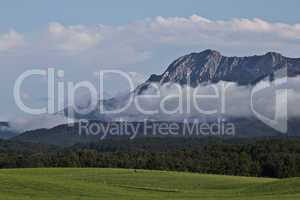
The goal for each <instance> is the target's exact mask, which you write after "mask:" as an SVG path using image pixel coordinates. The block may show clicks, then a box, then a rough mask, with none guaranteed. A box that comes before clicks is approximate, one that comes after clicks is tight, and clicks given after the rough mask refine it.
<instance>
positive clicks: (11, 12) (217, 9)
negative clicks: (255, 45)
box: [0, 0, 300, 31]
mask: <svg viewBox="0 0 300 200" xmlns="http://www.w3.org/2000/svg"><path fill="white" fill-rule="evenodd" d="M299 7H300V2H299V1H298V0H286V1H277V0H275V1H274V0H251V1H250V0H249V1H245V0H222V1H220V0H185V1H183V0H182V1H179V0H163V1H162V0H151V1H146V0H128V1H119V0H118V1H117V0H109V1H102V0H88V1H82V0H81V1H80V0H62V1H59V0H54V1H53V0H52V1H50V0H45V1H40V0H6V1H5V0H2V1H1V7H0V24H1V26H0V30H6V29H9V28H15V29H17V30H19V31H32V30H34V29H36V28H39V27H43V26H45V25H46V24H47V23H48V22H51V21H59V22H62V23H65V24H98V23H101V24H124V23H128V22H131V21H134V20H140V19H144V18H147V17H155V16H164V17H173V16H182V17H185V16H190V15H192V14H198V15H201V16H205V17H207V18H210V19H223V20H226V19H231V18H254V17H258V18H263V19H265V20H269V21H281V22H287V23H296V22H298V20H299Z"/></svg>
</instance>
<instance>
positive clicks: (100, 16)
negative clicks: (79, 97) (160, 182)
mask: <svg viewBox="0 0 300 200" xmlns="http://www.w3.org/2000/svg"><path fill="white" fill-rule="evenodd" d="M299 7H300V1H298V0H286V1H274V0H251V1H250V0H249V1H241V0H224V1H220V0H186V1H178V0H164V1H158V0H152V1H142V0H129V1H116V0H110V1H101V0H89V1H79V0H72V1H71V0H64V1H63V0H61V1H54V0H52V1H48V0H45V1H40V0H9V1H8V0H7V1H3V0H1V7H0V69H1V71H0V72H1V73H0V80H1V85H0V92H1V93H0V98H1V104H0V120H2V119H3V120H6V119H8V118H11V117H12V116H14V115H19V114H20V113H21V112H20V110H19V109H18V108H17V107H16V104H15V102H14V98H13V87H14V84H15V80H16V79H17V78H18V77H19V75H20V74H22V73H23V72H24V71H26V70H29V69H43V70H45V69H47V68H49V67H53V68H55V69H57V70H64V71H65V79H64V81H68V80H72V81H82V80H89V81H91V82H93V83H95V82H96V79H95V72H97V71H99V70H103V69H120V70H123V71H126V72H131V75H132V76H134V77H133V78H135V79H136V81H137V84H138V83H139V82H142V81H143V80H145V79H147V77H148V76H149V75H150V74H152V73H156V74H160V73H162V72H163V71H164V70H165V69H166V67H167V66H168V64H170V63H171V62H172V61H173V60H175V59H176V58H178V57H179V56H182V55H185V54H187V53H190V52H194V51H196V52H199V51H202V50H204V49H207V48H212V49H216V50H218V51H220V52H221V53H222V54H224V55H228V56H232V55H236V56H246V55H254V54H264V53H266V52H267V51H278V52H280V53H282V54H283V55H286V56H290V57H300V55H299V49H300V14H299ZM109 81H110V82H111V83H108V85H109V86H107V87H108V88H110V89H108V93H110V94H109V95H115V94H117V93H119V92H121V91H122V90H124V88H126V86H124V85H126V84H123V83H120V82H118V80H117V81H116V79H114V78H111V79H110V80H108V82H109ZM45 87H47V84H46V82H45V80H44V78H41V77H37V78H32V79H30V80H29V81H27V82H26V84H25V85H24V88H23V89H22V92H23V94H22V98H24V101H25V102H27V103H28V104H34V105H35V106H41V105H45V103H47V100H48V97H47V92H46V89H45Z"/></svg>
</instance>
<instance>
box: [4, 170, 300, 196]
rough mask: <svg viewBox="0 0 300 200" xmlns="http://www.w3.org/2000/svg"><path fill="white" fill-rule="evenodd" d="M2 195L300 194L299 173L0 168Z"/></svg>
mask: <svg viewBox="0 0 300 200" xmlns="http://www.w3.org/2000/svg"><path fill="white" fill-rule="evenodd" d="M0 185H1V187H0V199H6V200H19V199H24V200H27V199H28V200H29V199H30V200H40V199H43V200H50V199H51V200H53V199H62V200H71V199H72V200H73V199H83V200H99V199H105V200H109V199H112V200H118V199H122V200H126V199H131V200H133V199H137V200H147V199H164V200H166V199H172V200H173V199H208V200H210V199H211V200H212V199H231V200H232V199H239V200H247V199H255V200H264V199H272V200H276V199H278V200H279V199H280V200H289V199H290V200H294V199H298V198H300V179H298V178H294V179H282V180H279V179H265V178H248V177H232V176H216V175H202V174H191V173H177V172H162V171H144V170H137V171H136V172H135V171H134V170H125V169H124V170H123V169H19V170H1V171H0Z"/></svg>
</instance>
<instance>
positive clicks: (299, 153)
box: [0, 137, 300, 178]
mask: <svg viewBox="0 0 300 200" xmlns="http://www.w3.org/2000/svg"><path fill="white" fill-rule="evenodd" d="M35 167H101V168H131V169H150V170H170V171H188V172H196V173H208V174H224V175H239V176H255V177H276V178H286V177H295V176H300V139H299V138H264V139H242V138H214V137H207V138H137V139H135V140H128V139H122V138H119V139H110V140H105V141H97V142H93V143H86V144H76V145H73V146H71V147H64V148H63V147H57V146H49V145H43V144H33V143H25V142H17V141H6V140H1V141H0V168H35Z"/></svg>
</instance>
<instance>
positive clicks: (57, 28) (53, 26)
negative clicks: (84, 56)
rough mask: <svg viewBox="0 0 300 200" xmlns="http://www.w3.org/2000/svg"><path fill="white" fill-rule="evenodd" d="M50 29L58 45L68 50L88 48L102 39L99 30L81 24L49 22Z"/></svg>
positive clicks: (51, 35)
mask: <svg viewBox="0 0 300 200" xmlns="http://www.w3.org/2000/svg"><path fill="white" fill-rule="evenodd" d="M48 31H49V34H50V37H51V38H52V39H54V41H55V42H56V44H57V47H58V48H59V49H61V50H66V51H80V50H86V49H89V48H92V47H94V46H96V45H97V44H98V43H99V42H100V40H101V39H102V36H101V34H100V33H99V32H97V31H94V30H90V29H89V28H86V27H84V26H81V25H78V26H64V25H62V24H60V23H57V22H53V23H50V24H49V27H48Z"/></svg>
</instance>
